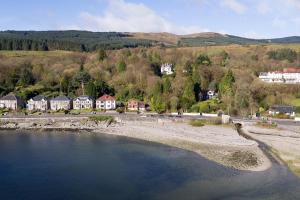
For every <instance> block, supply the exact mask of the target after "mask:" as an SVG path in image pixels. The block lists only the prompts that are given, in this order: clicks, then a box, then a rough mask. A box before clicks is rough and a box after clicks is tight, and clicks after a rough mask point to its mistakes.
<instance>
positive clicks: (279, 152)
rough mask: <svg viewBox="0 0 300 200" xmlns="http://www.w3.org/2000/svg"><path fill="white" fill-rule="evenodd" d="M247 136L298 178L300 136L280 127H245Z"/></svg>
mask: <svg viewBox="0 0 300 200" xmlns="http://www.w3.org/2000/svg"><path fill="white" fill-rule="evenodd" d="M243 130H244V131H245V132H246V134H247V135H249V136H251V137H252V138H254V139H255V140H257V141H260V142H262V143H264V144H265V145H267V146H268V147H269V148H270V152H271V154H272V156H273V157H274V158H276V160H277V161H278V162H279V163H282V164H285V165H286V166H287V167H288V168H289V169H290V170H291V171H292V172H293V173H294V174H295V175H296V176H298V177H300V155H299V152H300V134H299V133H297V132H295V131H291V130H288V129H286V128H285V127H281V129H278V128H277V129H266V128H260V127H256V126H253V125H252V126H249V125H246V126H245V127H244V128H243Z"/></svg>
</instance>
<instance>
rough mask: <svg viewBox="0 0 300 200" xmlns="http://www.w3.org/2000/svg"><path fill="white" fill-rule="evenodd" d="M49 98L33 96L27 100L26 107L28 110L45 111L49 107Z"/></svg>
mask: <svg viewBox="0 0 300 200" xmlns="http://www.w3.org/2000/svg"><path fill="white" fill-rule="evenodd" d="M49 105H50V103H49V100H48V99H47V98H46V97H43V96H40V95H38V96H35V97H33V98H31V99H29V101H28V102H27V109H28V110H40V111H47V110H48V109H49V107H50V106H49Z"/></svg>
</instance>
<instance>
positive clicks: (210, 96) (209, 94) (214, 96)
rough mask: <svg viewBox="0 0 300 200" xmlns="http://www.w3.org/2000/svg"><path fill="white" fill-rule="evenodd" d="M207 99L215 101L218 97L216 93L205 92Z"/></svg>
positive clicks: (211, 91)
mask: <svg viewBox="0 0 300 200" xmlns="http://www.w3.org/2000/svg"><path fill="white" fill-rule="evenodd" d="M207 97H208V99H216V98H217V97H218V93H216V92H215V91H213V90H209V91H208V92H207Z"/></svg>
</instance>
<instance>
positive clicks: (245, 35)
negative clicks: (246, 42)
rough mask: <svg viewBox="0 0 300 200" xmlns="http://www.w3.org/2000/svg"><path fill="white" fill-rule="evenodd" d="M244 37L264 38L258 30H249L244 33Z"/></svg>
mask: <svg viewBox="0 0 300 200" xmlns="http://www.w3.org/2000/svg"><path fill="white" fill-rule="evenodd" d="M243 36H244V37H246V38H252V39H262V38H264V37H263V36H261V35H259V34H258V33H257V32H255V31H249V32H246V33H244V34H243Z"/></svg>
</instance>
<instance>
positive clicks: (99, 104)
mask: <svg viewBox="0 0 300 200" xmlns="http://www.w3.org/2000/svg"><path fill="white" fill-rule="evenodd" d="M96 109H100V110H114V109H116V100H115V98H114V97H112V96H109V95H106V94H105V95H103V96H102V97H100V98H98V99H97V100H96Z"/></svg>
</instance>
